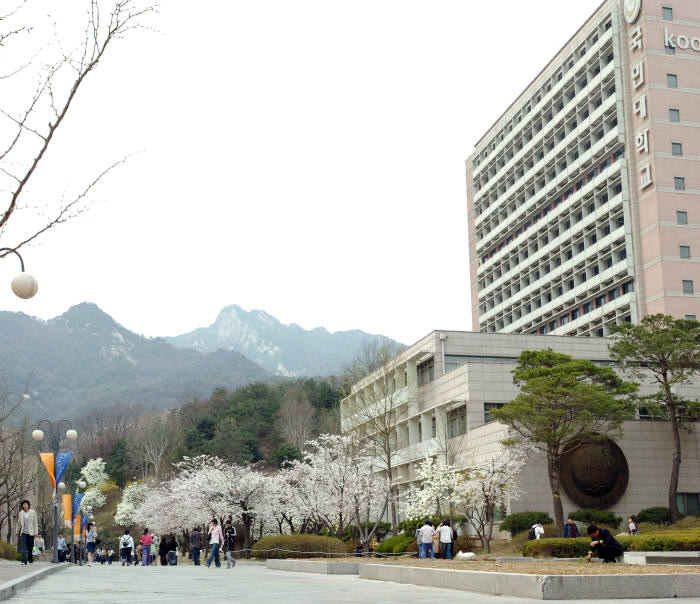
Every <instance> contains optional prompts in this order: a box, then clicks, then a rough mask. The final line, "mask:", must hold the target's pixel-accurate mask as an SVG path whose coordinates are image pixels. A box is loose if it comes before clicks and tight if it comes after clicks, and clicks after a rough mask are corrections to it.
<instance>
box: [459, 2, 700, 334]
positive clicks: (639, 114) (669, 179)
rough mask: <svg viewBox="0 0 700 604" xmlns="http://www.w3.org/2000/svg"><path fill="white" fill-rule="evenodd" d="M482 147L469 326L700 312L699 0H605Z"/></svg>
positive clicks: (470, 190)
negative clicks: (470, 322) (471, 321)
mask: <svg viewBox="0 0 700 604" xmlns="http://www.w3.org/2000/svg"><path fill="white" fill-rule="evenodd" d="M475 147H476V148H475V151H474V153H473V154H472V156H471V157H470V158H469V159H468V161H467V165H466V167H467V198H468V209H469V246H470V273H471V294H472V303H473V310H472V320H473V329H474V330H475V331H486V332H511V333H534V334H549V333H554V334H559V335H563V334H571V335H584V336H605V335H607V333H608V328H609V326H610V325H612V324H615V323H619V322H622V321H633V322H637V321H639V319H640V318H641V317H642V316H644V315H646V314H652V313H665V314H671V315H673V316H676V317H680V318H683V317H688V318H696V317H698V316H700V2H698V1H697V0H606V1H605V2H603V4H602V5H601V6H600V7H599V9H598V10H597V11H596V12H595V13H594V14H593V15H592V16H591V17H590V18H589V19H588V21H587V22H586V23H585V24H584V25H583V26H582V27H581V28H580V29H579V31H578V32H576V34H575V35H574V36H573V37H572V38H571V40H569V42H568V43H567V44H566V45H565V46H564V48H563V49H562V50H561V51H560V52H559V53H558V54H557V55H556V56H555V57H554V58H553V59H552V61H550V63H549V64H548V65H547V66H546V67H545V68H544V69H543V70H542V72H540V74H539V75H538V76H537V77H536V78H535V80H534V81H533V82H532V83H531V84H530V85H529V86H528V88H527V89H526V90H525V91H524V92H523V93H522V94H521V95H520V96H519V97H518V98H517V99H516V100H515V101H514V103H513V104H512V105H511V106H510V107H509V108H508V109H507V110H506V112H505V113H504V114H503V115H502V116H501V118H500V119H499V120H498V121H497V122H496V124H494V125H493V126H492V127H491V128H490V130H489V131H488V132H487V133H486V134H485V135H484V137H483V138H482V139H481V140H480V141H479V142H478V143H477V144H476V146H475Z"/></svg>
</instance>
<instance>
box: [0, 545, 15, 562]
mask: <svg viewBox="0 0 700 604" xmlns="http://www.w3.org/2000/svg"><path fill="white" fill-rule="evenodd" d="M16 557H17V548H16V547H15V546H14V545H12V544H11V543H8V542H7V541H0V558H2V559H4V560H15V559H16Z"/></svg>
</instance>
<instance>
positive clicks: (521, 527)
mask: <svg viewBox="0 0 700 604" xmlns="http://www.w3.org/2000/svg"><path fill="white" fill-rule="evenodd" d="M536 522H541V523H542V524H552V523H553V522H554V520H552V519H551V518H550V516H549V514H548V513H547V512H533V511H525V512H516V513H515V514H511V515H510V516H507V517H506V519H505V520H504V521H503V522H501V525H500V527H499V528H500V529H501V530H502V531H510V534H511V537H515V536H516V535H517V534H518V533H522V532H524V531H529V530H530V527H531V526H532V525H533V524H535V523H536Z"/></svg>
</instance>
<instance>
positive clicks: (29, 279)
mask: <svg viewBox="0 0 700 604" xmlns="http://www.w3.org/2000/svg"><path fill="white" fill-rule="evenodd" d="M12 291H13V292H14V293H15V296H17V297H18V298H22V299H23V300H28V299H29V298H33V297H34V295H35V294H36V292H37V291H39V282H38V281H37V280H36V278H35V277H34V276H33V275H30V274H29V273H20V274H19V275H17V276H16V277H15V278H14V279H13V280H12Z"/></svg>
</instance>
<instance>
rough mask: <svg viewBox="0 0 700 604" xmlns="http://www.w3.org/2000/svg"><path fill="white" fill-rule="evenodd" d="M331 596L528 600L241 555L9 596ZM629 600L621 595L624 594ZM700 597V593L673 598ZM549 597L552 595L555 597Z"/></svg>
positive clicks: (89, 571) (40, 600)
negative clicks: (301, 568)
mask: <svg viewBox="0 0 700 604" xmlns="http://www.w3.org/2000/svg"><path fill="white" fill-rule="evenodd" d="M211 600H218V601H222V602H224V601H240V602H260V603H263V602H277V603H279V602H284V603H285V604H307V603H308V602H333V604H346V603H347V604H350V603H352V604H355V603H357V602H363V603H365V602H366V603H372V604H389V603H391V604H394V603H396V604H401V603H404V602H406V603H407V602H430V603H431V604H448V603H454V602H455V601H459V602H470V603H473V604H506V603H508V602H523V603H525V602H533V600H529V599H520V600H517V599H515V598H513V597H499V596H488V595H484V594H476V593H469V592H465V591H454V590H448V589H437V588H432V587H418V586H414V585H402V584H397V583H389V582H383V581H365V580H361V579H359V578H358V577H356V576H337V575H335V576H329V575H314V574H308V573H296V572H285V571H274V570H268V569H266V568H265V566H264V565H263V564H261V563H255V562H243V563H239V564H238V565H237V566H236V568H235V569H232V570H228V569H226V567H225V566H223V567H222V568H220V569H216V568H206V567H205V566H200V567H195V566H177V567H153V568H148V567H146V568H144V567H140V566H139V567H134V566H131V567H122V566H121V565H115V564H112V565H111V566H108V565H105V566H99V565H98V566H93V567H82V568H79V567H70V568H66V569H65V570H62V571H60V572H59V573H57V574H54V575H52V576H49V577H47V578H45V579H42V580H41V581H39V582H37V583H36V584H34V585H32V586H31V587H29V588H27V589H26V590H22V591H20V592H19V593H18V594H17V595H15V596H13V597H12V598H11V602H13V603H14V604H46V602H52V603H61V604H64V603H65V604H70V603H73V602H75V603H82V602H92V603H94V604H117V603H119V604H123V603H124V602H129V604H147V603H149V604H150V603H152V602H172V603H176V602H191V601H199V602H206V601H211ZM613 601H615V602H621V600H576V602H580V603H581V604H593V603H596V604H609V603H610V602H613ZM625 601H626V602H630V601H631V600H622V602H625ZM674 601H680V602H685V603H688V604H689V603H693V604H700V597H698V598H686V599H680V598H678V599H676V600H674ZM552 602H554V601H552ZM635 602H643V603H649V604H651V603H652V602H653V603H659V604H660V603H662V602H669V600H660V599H650V600H635Z"/></svg>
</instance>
